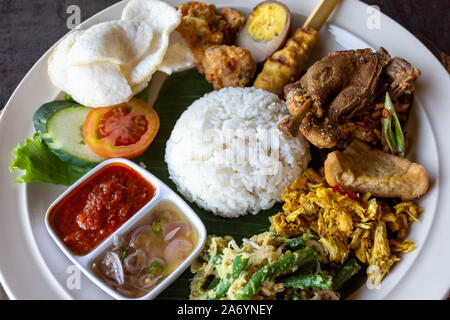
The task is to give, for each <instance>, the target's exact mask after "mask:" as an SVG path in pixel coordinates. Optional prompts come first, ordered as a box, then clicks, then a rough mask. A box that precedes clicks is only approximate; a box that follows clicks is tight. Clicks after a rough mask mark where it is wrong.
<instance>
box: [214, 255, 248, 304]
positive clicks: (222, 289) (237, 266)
mask: <svg viewBox="0 0 450 320" xmlns="http://www.w3.org/2000/svg"><path fill="white" fill-rule="evenodd" d="M248 260H249V258H248V257H243V256H242V255H241V254H239V255H237V256H236V257H235V258H234V261H233V265H232V267H231V272H229V273H227V274H226V275H225V277H224V278H222V279H221V280H220V282H219V283H218V285H217V286H216V287H215V296H214V298H212V299H220V298H222V297H223V296H224V295H226V294H227V292H228V289H230V287H231V285H232V284H233V282H234V280H236V278H237V277H239V275H240V274H241V272H242V271H243V270H244V269H245V267H246V266H247V263H248Z"/></svg>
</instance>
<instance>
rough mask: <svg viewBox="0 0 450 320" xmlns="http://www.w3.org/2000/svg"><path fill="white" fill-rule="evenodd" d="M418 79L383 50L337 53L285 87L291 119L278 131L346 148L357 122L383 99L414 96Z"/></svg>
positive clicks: (404, 63)
mask: <svg viewBox="0 0 450 320" xmlns="http://www.w3.org/2000/svg"><path fill="white" fill-rule="evenodd" d="M419 75H420V71H419V70H418V69H414V68H412V67H411V65H410V64H409V63H408V62H407V61H406V60H403V59H400V58H393V59H392V58H391V57H390V55H389V54H388V52H387V51H386V50H385V49H384V48H380V49H379V50H378V51H376V52H373V51H372V50H370V49H362V50H348V51H338V52H333V53H331V54H329V55H328V56H326V57H325V58H323V59H322V60H320V61H318V62H316V63H315V64H313V65H312V66H311V67H310V68H309V69H308V70H307V72H306V73H305V75H303V76H302V78H301V79H300V80H299V81H297V82H294V83H292V84H289V85H286V86H285V87H284V94H285V98H286V103H287V106H288V109H289V112H290V114H291V116H289V117H288V118H285V119H282V120H281V122H280V125H279V128H280V130H281V131H282V132H283V133H284V134H285V136H286V137H287V138H289V137H295V136H297V135H298V134H299V133H302V134H303V135H304V136H305V137H306V139H307V140H308V141H309V142H311V143H312V144H314V145H315V146H317V147H319V148H334V147H341V146H342V145H343V144H344V143H345V141H346V140H347V138H348V136H349V134H350V132H351V128H352V127H353V126H354V122H355V121H358V120H360V119H361V118H362V117H363V116H364V115H367V114H368V113H370V112H371V110H372V109H373V108H374V107H375V105H376V101H377V98H378V97H380V95H381V94H383V93H384V92H385V91H386V90H388V91H389V93H391V94H392V95H391V96H392V97H395V99H400V98H402V97H403V96H405V95H410V94H411V93H412V92H413V91H414V84H415V81H416V79H417V77H418V76H419Z"/></svg>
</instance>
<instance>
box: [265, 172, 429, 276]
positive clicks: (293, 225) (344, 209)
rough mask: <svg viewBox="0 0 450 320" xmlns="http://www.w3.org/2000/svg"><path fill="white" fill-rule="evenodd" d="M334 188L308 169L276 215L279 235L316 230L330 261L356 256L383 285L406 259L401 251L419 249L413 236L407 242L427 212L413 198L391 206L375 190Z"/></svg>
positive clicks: (289, 189)
mask: <svg viewBox="0 0 450 320" xmlns="http://www.w3.org/2000/svg"><path fill="white" fill-rule="evenodd" d="M340 191H341V192H339V191H338V190H335V191H333V188H330V187H329V186H328V185H327V183H326V180H325V178H324V175H323V172H321V173H318V172H316V171H314V170H313V169H307V170H306V172H305V173H304V175H303V177H302V178H298V179H296V180H295V181H294V183H293V184H292V185H291V186H289V187H286V190H285V193H284V194H283V195H282V197H281V198H282V200H283V201H285V204H284V206H283V211H284V212H281V213H278V214H277V215H275V216H273V217H272V219H271V220H272V225H271V229H272V230H273V231H275V232H276V233H277V234H279V235H283V236H287V237H290V236H296V235H298V234H301V233H303V232H305V231H308V230H312V231H314V232H316V233H317V234H318V235H319V236H320V239H319V242H320V243H321V244H322V245H323V246H324V247H325V248H326V249H327V251H328V259H329V260H330V261H333V262H340V263H342V262H344V261H345V260H346V259H347V257H348V256H349V255H355V256H356V257H357V258H358V259H359V260H360V261H361V262H363V263H365V264H367V265H369V266H374V267H372V268H369V269H368V276H369V279H371V280H372V282H373V283H374V284H377V283H380V282H381V280H382V279H383V278H384V277H385V275H386V274H387V273H388V272H389V270H390V269H391V267H392V265H393V264H394V263H395V262H396V261H398V260H400V259H399V257H398V256H396V255H395V253H399V252H403V253H406V252H410V251H411V250H413V249H414V247H415V246H414V244H413V243H412V241H411V240H402V239H403V238H404V237H405V236H406V235H407V234H408V230H409V226H410V224H411V223H412V222H413V221H418V219H417V217H418V215H419V214H420V212H421V211H422V209H421V208H419V207H418V206H416V205H415V204H414V203H412V202H401V203H399V204H397V205H395V206H393V207H392V206H390V205H388V204H387V203H386V202H383V201H380V200H378V199H376V198H375V197H372V196H371V195H370V194H369V193H367V194H363V195H355V194H351V193H346V192H342V191H344V190H340Z"/></svg>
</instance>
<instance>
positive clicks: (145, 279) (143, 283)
mask: <svg viewBox="0 0 450 320" xmlns="http://www.w3.org/2000/svg"><path fill="white" fill-rule="evenodd" d="M162 277H163V275H162V274H160V275H159V276H156V277H154V276H153V275H152V274H144V275H142V276H140V277H139V278H138V279H137V281H136V285H137V286H138V287H139V288H140V289H144V290H149V289H151V288H152V287H153V286H154V285H155V284H156V283H157V282H158V281H159V280H160V279H161V278H162Z"/></svg>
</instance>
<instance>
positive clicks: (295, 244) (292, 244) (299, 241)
mask: <svg viewBox="0 0 450 320" xmlns="http://www.w3.org/2000/svg"><path fill="white" fill-rule="evenodd" d="M313 239H314V240H315V239H316V237H315V236H314V235H313V234H312V233H311V232H309V231H306V232H305V233H303V234H302V235H301V236H300V237H297V238H292V239H286V240H285V243H286V244H287V246H288V247H289V248H291V249H301V248H304V247H305V242H306V241H308V240H313Z"/></svg>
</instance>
